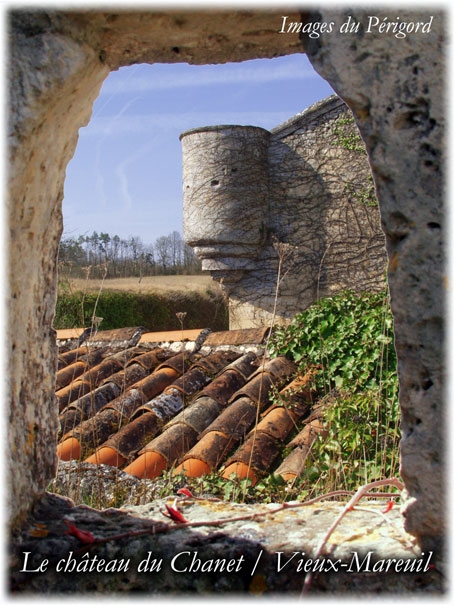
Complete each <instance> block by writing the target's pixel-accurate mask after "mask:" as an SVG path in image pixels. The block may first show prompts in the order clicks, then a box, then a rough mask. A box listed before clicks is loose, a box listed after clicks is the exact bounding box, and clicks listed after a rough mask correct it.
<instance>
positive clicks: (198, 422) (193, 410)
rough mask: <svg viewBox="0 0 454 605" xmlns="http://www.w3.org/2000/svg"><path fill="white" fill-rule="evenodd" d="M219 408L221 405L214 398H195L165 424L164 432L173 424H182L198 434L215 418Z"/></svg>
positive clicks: (220, 408)
mask: <svg viewBox="0 0 454 605" xmlns="http://www.w3.org/2000/svg"><path fill="white" fill-rule="evenodd" d="M221 410H222V407H221V405H220V404H219V403H218V402H217V401H216V400H214V399H211V398H210V397H200V398H197V399H196V400H195V401H194V402H193V403H191V404H190V405H189V406H188V407H187V408H185V409H184V410H183V411H181V412H180V413H179V414H177V415H176V416H175V417H174V418H172V420H170V421H169V422H168V423H167V424H166V426H165V427H164V432H165V431H167V430H168V429H169V428H170V427H171V426H173V425H176V424H183V425H188V426H190V427H192V428H193V429H194V430H195V431H196V433H197V434H200V433H202V431H204V430H205V429H206V427H207V426H209V425H210V423H211V422H213V420H215V419H216V418H217V416H218V414H219V412H220V411H221Z"/></svg>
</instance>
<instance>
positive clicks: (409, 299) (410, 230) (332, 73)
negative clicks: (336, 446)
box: [304, 10, 447, 548]
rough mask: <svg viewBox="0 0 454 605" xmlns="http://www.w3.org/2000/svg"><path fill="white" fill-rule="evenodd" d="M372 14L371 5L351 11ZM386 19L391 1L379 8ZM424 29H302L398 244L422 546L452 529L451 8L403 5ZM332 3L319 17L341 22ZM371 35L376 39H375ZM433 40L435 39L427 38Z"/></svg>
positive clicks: (410, 456)
mask: <svg viewBox="0 0 454 605" xmlns="http://www.w3.org/2000/svg"><path fill="white" fill-rule="evenodd" d="M348 14H349V15H350V16H351V17H352V19H353V21H354V22H357V23H360V24H364V23H367V12H365V11H350V10H349V12H348ZM374 14H375V15H377V16H378V18H379V19H380V20H381V21H382V22H383V21H384V18H385V17H388V18H389V14H388V12H384V11H381V12H378V13H376V12H375V11H374ZM399 16H400V20H401V21H402V22H405V21H406V22H421V23H428V22H429V20H430V17H431V16H433V21H432V26H431V31H430V32H429V33H428V34H427V35H424V36H422V35H408V36H407V37H406V38H405V39H399V38H396V37H395V36H394V35H392V34H389V35H378V36H376V37H374V38H373V39H372V38H370V37H368V36H367V35H358V36H355V37H354V43H352V38H351V37H350V36H324V37H320V38H319V39H318V40H313V39H312V40H311V39H307V40H304V44H305V47H306V49H307V53H308V56H309V58H310V59H311V62H312V63H313V65H314V67H315V68H316V69H317V71H318V72H319V73H320V74H321V75H322V76H323V77H325V78H326V79H327V80H329V82H330V84H331V85H332V86H333V88H334V89H335V90H336V92H337V93H338V94H339V95H341V96H342V97H343V98H344V100H345V101H346V102H347V103H348V105H349V107H350V108H351V109H352V111H353V113H354V115H355V118H356V121H357V124H358V127H359V130H360V131H361V134H362V137H363V139H364V141H365V143H366V147H367V151H368V155H369V161H370V163H371V166H372V171H373V175H374V180H375V185H376V189H377V193H378V198H379V200H380V211H381V220H382V225H383V229H384V232H385V236H386V246H387V251H388V256H389V265H388V278H389V288H390V292H391V309H392V313H393V316H394V328H395V342H396V350H397V356H398V372H399V387H400V395H399V401H400V406H401V411H402V422H401V432H402V440H401V444H400V451H401V476H402V478H403V479H404V481H405V487H406V490H407V494H408V499H407V502H406V507H405V510H404V515H405V516H406V519H407V523H406V527H407V530H408V531H410V532H416V533H418V535H419V537H420V540H421V541H422V543H424V544H425V548H433V547H434V546H436V545H437V544H439V542H440V540H441V537H442V536H443V535H445V533H446V514H445V510H446V509H445V505H446V500H445V485H446V477H445V474H444V471H445V452H446V449H445V445H446V434H445V429H446V426H447V422H446V410H445V406H444V403H445V402H444V397H445V391H444V386H443V385H444V377H445V345H444V341H445V339H444V331H445V327H444V313H445V311H444V301H445V271H446V266H445V251H444V245H445V244H444V232H445V228H446V223H445V218H444V195H445V184H444V183H445V182H444V161H445V160H444V157H445V146H444V126H445V115H446V113H445V96H444V85H445V71H444V70H445V68H444V43H445V31H444V24H445V23H446V15H444V14H443V13H442V12H437V11H431V12H429V11H424V12H422V11H408V12H405V11H399ZM346 18H347V14H346V13H342V12H336V11H329V10H323V11H321V12H320V14H318V13H317V14H316V15H314V16H313V19H314V20H315V21H327V22H330V21H333V20H335V21H336V22H337V23H342V21H345V20H346ZM371 43H372V44H371ZM429 49H430V50H429Z"/></svg>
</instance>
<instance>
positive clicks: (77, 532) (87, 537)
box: [65, 519, 96, 544]
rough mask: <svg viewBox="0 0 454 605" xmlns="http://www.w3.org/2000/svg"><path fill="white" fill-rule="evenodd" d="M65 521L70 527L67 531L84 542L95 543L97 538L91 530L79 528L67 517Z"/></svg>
mask: <svg viewBox="0 0 454 605" xmlns="http://www.w3.org/2000/svg"><path fill="white" fill-rule="evenodd" d="M65 523H66V525H67V526H68V528H69V529H68V531H67V532H66V533H67V534H69V535H71V536H76V538H77V539H78V540H80V541H81V542H82V543H83V544H93V542H95V541H96V538H95V537H94V535H93V534H92V533H91V532H89V531H87V530H85V529H79V528H77V527H76V526H75V525H74V523H70V522H69V521H68V520H67V519H65Z"/></svg>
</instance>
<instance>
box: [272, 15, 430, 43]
mask: <svg viewBox="0 0 454 605" xmlns="http://www.w3.org/2000/svg"><path fill="white" fill-rule="evenodd" d="M366 19H367V20H366V21H365V22H364V23H362V22H360V21H356V20H355V19H354V18H353V17H351V16H350V15H349V16H348V17H347V19H346V20H345V21H344V22H343V23H341V24H340V25H339V24H336V23H335V22H334V21H329V22H324V21H314V22H313V23H311V22H310V23H303V22H301V21H297V22H288V16H282V25H281V29H280V30H279V33H280V34H300V33H302V34H307V35H308V36H309V38H319V37H320V35H321V34H331V33H333V32H334V31H338V32H339V33H340V34H358V33H359V32H360V31H364V32H365V33H366V34H370V33H378V34H393V35H394V36H395V37H396V38H406V37H407V35H408V34H414V33H421V34H428V33H429V32H430V28H431V27H432V22H433V16H431V17H430V18H429V20H428V21H426V22H424V21H401V19H400V17H393V20H391V19H390V18H389V17H382V18H379V17H377V16H375V15H369V16H367V18H366Z"/></svg>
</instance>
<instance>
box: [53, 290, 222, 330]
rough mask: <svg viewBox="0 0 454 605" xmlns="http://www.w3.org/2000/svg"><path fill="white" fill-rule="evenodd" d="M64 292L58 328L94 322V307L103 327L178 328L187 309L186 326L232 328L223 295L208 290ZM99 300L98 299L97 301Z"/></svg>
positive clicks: (59, 309)
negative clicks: (185, 291)
mask: <svg viewBox="0 0 454 605" xmlns="http://www.w3.org/2000/svg"><path fill="white" fill-rule="evenodd" d="M97 299H98V294H97V293H95V292H93V293H85V294H84V293H83V292H72V293H60V294H59V296H58V298H57V307H56V311H55V319H54V328H55V329H56V330H59V329H63V328H75V327H77V328H80V327H88V326H90V325H91V322H92V317H93V311H94V310H95V306H96V311H95V316H96V317H102V318H103V319H102V322H101V324H100V329H101V330H112V329H115V328H125V327H130V326H144V327H146V328H148V329H149V330H150V331H162V330H177V329H180V328H181V323H180V321H179V319H178V318H177V316H176V313H180V312H181V313H186V317H185V318H184V322H183V326H184V328H185V329H191V328H211V330H213V331H219V330H228V324H229V321H228V306H227V303H226V301H225V300H224V299H223V298H222V296H220V295H217V294H213V293H211V292H210V291H207V292H206V293H205V294H200V293H198V292H188V293H182V292H171V291H169V292H167V293H166V294H165V295H163V294H154V293H152V294H144V293H132V292H115V291H108V290H106V291H104V292H101V294H100V295H99V300H98V301H97ZM96 301H97V302H96Z"/></svg>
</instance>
